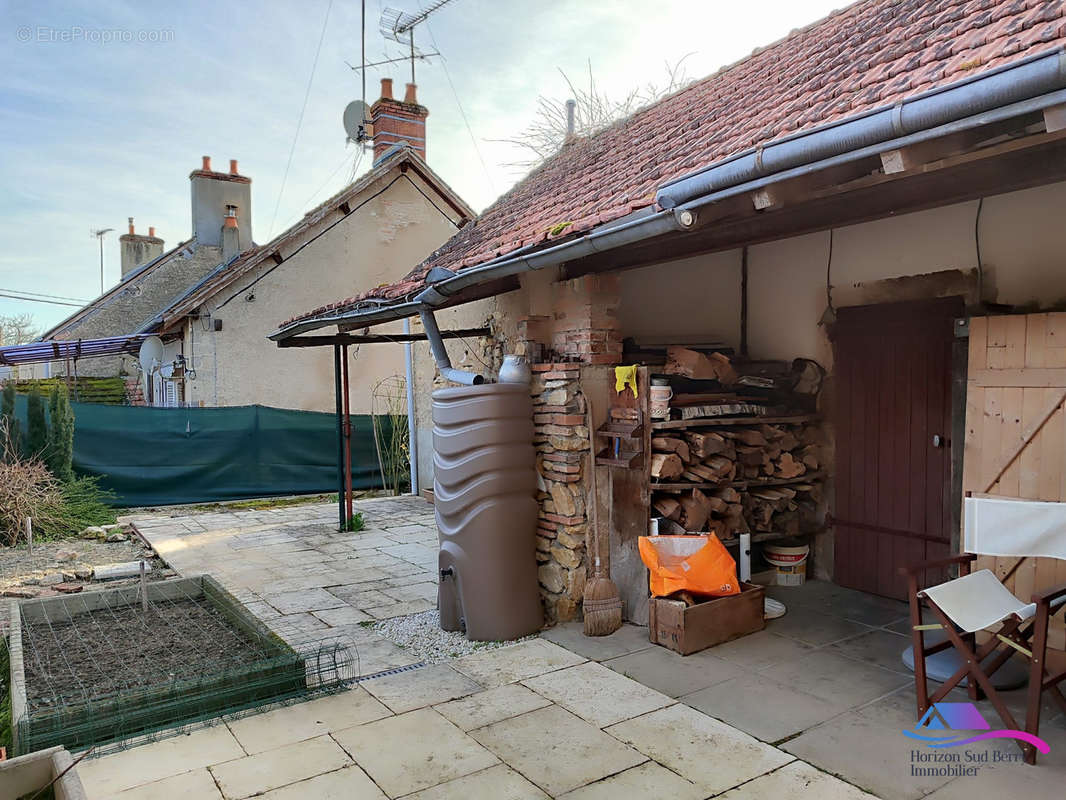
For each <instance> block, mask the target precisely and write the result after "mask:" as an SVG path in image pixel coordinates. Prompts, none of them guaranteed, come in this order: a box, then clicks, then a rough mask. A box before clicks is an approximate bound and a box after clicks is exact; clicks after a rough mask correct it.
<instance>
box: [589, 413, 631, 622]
mask: <svg viewBox="0 0 1066 800" xmlns="http://www.w3.org/2000/svg"><path fill="white" fill-rule="evenodd" d="M585 406H586V413H587V415H588V420H587V422H588V429H589V484H590V486H591V488H592V501H591V514H589V524H590V525H592V531H591V533H592V535H591V536H590V537H589V541H590V542H591V544H592V546H593V548H594V549H595V553H594V559H595V560H594V562H593V563H594V565H595V566H594V567H593V572H592V577H591V578H590V579H589V581H588V583H586V584H585V599H584V602H583V605H584V610H585V635H586V636H609V635H610V634H612V633H614V632H615V631H616V630H618V629H619V628H621V627H622V599H621V598H620V597H619V596H618V587H617V586H615V585H614V581H612V580H611V579H610V577H609V574H610V568H609V566H608V565H607V564H605V563H604V561H605V560H606V559H603V560H601V558H600V553H601V552H602V551H603V542H602V540H601V539H600V530H599V527H600V526H599V511H598V510H597V506H598V505H599V504H598V502H597V494H596V442H595V440H594V438H593V433H592V432H593V427H592V402H591V401H590V400H589V397H588V395H585ZM611 489H612V492H611V498H610V501H609V505H608V508H607V512H608V514H610V513H611V508H610V506H611V505H612V504H613V503H614V492H613V489H614V481H613V480H612V481H611ZM608 526H610V516H608Z"/></svg>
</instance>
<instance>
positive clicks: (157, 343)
mask: <svg viewBox="0 0 1066 800" xmlns="http://www.w3.org/2000/svg"><path fill="white" fill-rule="evenodd" d="M137 357H138V358H139V359H140V362H141V369H142V370H144V372H145V374H148V373H150V372H151V371H152V370H154V369H155V368H156V367H158V366H159V364H160V363H161V362H162V361H163V340H162V339H160V338H159V337H158V336H149V337H148V338H147V339H145V340H144V341H143V342H141V349H140V351H139V352H138V353H137Z"/></svg>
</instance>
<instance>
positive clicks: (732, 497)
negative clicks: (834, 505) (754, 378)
mask: <svg viewBox="0 0 1066 800" xmlns="http://www.w3.org/2000/svg"><path fill="white" fill-rule="evenodd" d="M819 442H820V435H819V429H818V427H817V425H816V424H814V423H782V424H766V423H755V422H754V421H753V424H751V425H744V426H722V427H718V428H713V429H711V428H707V429H704V430H698V431H696V430H693V431H678V432H674V431H656V435H655V436H654V437H653V438H652V456H651V475H652V481H653V483H652V489H653V490H654V494H653V506H654V510H655V512H656V513H657V515H659V516H662V517H665V518H666V519H668V520H670V521H671V522H674V523H676V524H677V525H679V526H680V527H681V528H682V529H684V530H685V531H713V532H716V533H719V534H725V535H731V534H734V533H737V532H746V531H778V532H792V531H794V530H795V531H797V532H798V529H799V528H801V527H802V525H803V521H804V520H803V517H804V514H803V513H801V510H802V508H803V507H806V506H807V505H809V506H810V509H809V510H810V511H811V512H813V511H814V506H816V505H817V497H816V496H815V495H816V490H817V486H816V483H815V482H816V481H817V480H818V478H819V477H820V467H821V465H822V457H821V448H820V444H819ZM806 481H810V483H807V482H806ZM686 483H692V484H700V486H693V487H692V488H691V489H689V488H687V487H686V486H685V484H686ZM783 483H788V484H789V485H781V484H783ZM657 484H658V487H661V488H657ZM792 484H798V485H792Z"/></svg>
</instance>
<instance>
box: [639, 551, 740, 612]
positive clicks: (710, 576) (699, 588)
mask: <svg viewBox="0 0 1066 800" xmlns="http://www.w3.org/2000/svg"><path fill="white" fill-rule="evenodd" d="M638 545H639V547H640V560H641V561H643V562H644V566H646V567H647V568H648V573H649V579H648V583H649V585H650V588H651V593H652V594H653V595H654V596H655V597H665V596H666V595H668V594H673V593H674V592H679V591H682V590H684V591H688V592H692V593H693V594H705V595H713V596H714V597H725V596H726V595H730V594H739V593H740V581H738V580H737V562H736V561H735V560H734V559H733V557H732V556H731V555H729V551H728V550H726V549H725V545H724V544H722V543H721V542H720V541H719V540H718V537H717V536H641V537H640V541H639V543H638Z"/></svg>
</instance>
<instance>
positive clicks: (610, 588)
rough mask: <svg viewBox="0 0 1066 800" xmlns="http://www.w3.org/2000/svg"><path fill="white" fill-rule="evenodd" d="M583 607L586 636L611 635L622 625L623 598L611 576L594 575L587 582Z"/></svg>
mask: <svg viewBox="0 0 1066 800" xmlns="http://www.w3.org/2000/svg"><path fill="white" fill-rule="evenodd" d="M582 607H583V610H584V612H585V635H586V636H610V635H611V634H612V633H614V632H615V631H616V630H618V629H619V628H621V627H622V599H621V598H620V597H619V596H618V587H616V586H615V585H614V581H612V580H610V579H609V578H600V577H594V578H592V580H590V581H589V582H588V583H587V584H586V586H585V598H584V600H583V601H582Z"/></svg>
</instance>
